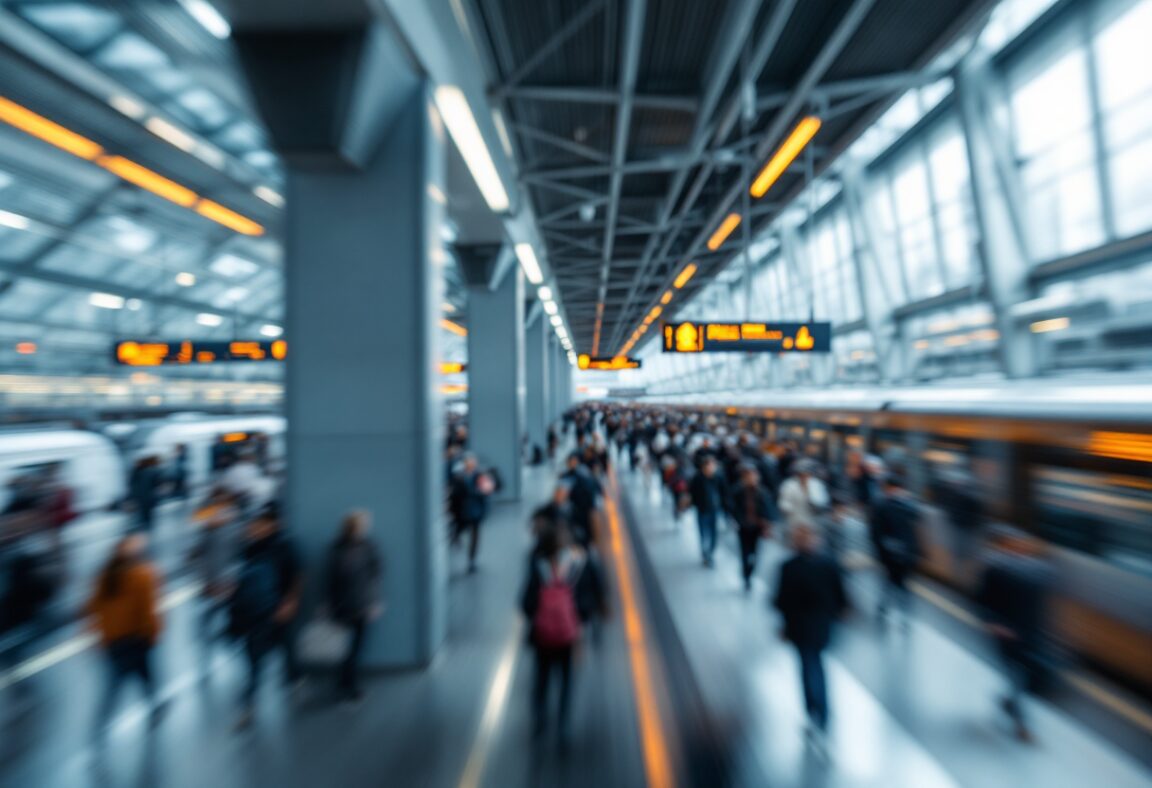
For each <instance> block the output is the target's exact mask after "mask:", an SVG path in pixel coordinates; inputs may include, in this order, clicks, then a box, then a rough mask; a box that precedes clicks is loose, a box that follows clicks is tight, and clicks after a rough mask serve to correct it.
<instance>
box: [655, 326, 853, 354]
mask: <svg viewBox="0 0 1152 788" xmlns="http://www.w3.org/2000/svg"><path fill="white" fill-rule="evenodd" d="M663 347H664V352H665V353H725V352H742V353H829V352H831V350H832V324H831V323H752V322H748V323H666V324H665V325H664V336H663Z"/></svg>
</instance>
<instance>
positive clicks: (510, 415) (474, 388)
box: [468, 247, 525, 501]
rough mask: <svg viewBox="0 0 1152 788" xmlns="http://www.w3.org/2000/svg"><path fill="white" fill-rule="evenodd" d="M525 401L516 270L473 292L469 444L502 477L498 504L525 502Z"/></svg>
mask: <svg viewBox="0 0 1152 788" xmlns="http://www.w3.org/2000/svg"><path fill="white" fill-rule="evenodd" d="M512 253H513V252H512V249H511V247H506V248H505V249H503V250H502V251H501V252H500V254H501V255H511V254H512ZM524 399H525V387H524V283H523V275H522V274H521V272H520V266H518V265H512V266H509V267H507V270H506V272H505V273H504V275H503V276H500V277H499V278H498V279H497V280H496V282H495V283H494V284H493V285H492V286H490V287H489V286H483V285H481V286H472V287H469V289H468V432H469V436H470V440H469V442H470V445H471V449H472V451H473V452H474V453H475V454H476V456H477V457H478V458H479V459H480V463H481V464H482V465H490V466H492V467H494V468H496V469H497V471H498V472H499V474H500V478H501V480H502V481H503V487H502V489H501V490H500V492H499V493H498V494H497V496H496V500H502V501H516V500H519V499H520V470H521V467H522V459H523V452H522V450H521V449H522V446H523V439H524Z"/></svg>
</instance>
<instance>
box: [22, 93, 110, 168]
mask: <svg viewBox="0 0 1152 788" xmlns="http://www.w3.org/2000/svg"><path fill="white" fill-rule="evenodd" d="M0 120H2V121H4V122H5V123H7V124H8V125H10V126H15V127H16V128H18V129H20V130H21V131H23V132H25V133H27V134H31V135H32V136H33V137H36V138H37V139H40V140H43V141H44V142H47V143H48V144H49V145H55V146H56V147H57V148H59V149H60V150H65V151H68V152H69V153H71V154H72V155H73V156H79V157H80V158H82V159H88V160H89V161H91V160H92V159H95V158H96V157H97V156H99V155H100V154H101V153H103V152H104V149H103V148H102V147H100V145H99V144H97V143H95V142H93V141H92V140H90V139H88V138H87V137H83V136H81V135H79V134H77V133H76V132H74V131H70V130H69V129H66V128H64V127H63V126H61V125H60V124H59V123H53V122H52V121H50V120H48V118H45V117H44V116H42V115H37V114H36V113H35V112H33V111H32V110H30V109H27V108H25V107H22V106H20V105H19V104H17V103H16V102H14V101H9V100H8V99H6V98H3V97H0Z"/></svg>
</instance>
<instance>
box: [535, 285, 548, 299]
mask: <svg viewBox="0 0 1152 788" xmlns="http://www.w3.org/2000/svg"><path fill="white" fill-rule="evenodd" d="M536 295H538V296H540V300H541V301H551V300H552V288H551V287H548V286H544V287H541V288H540V289H539V290H537V291H536Z"/></svg>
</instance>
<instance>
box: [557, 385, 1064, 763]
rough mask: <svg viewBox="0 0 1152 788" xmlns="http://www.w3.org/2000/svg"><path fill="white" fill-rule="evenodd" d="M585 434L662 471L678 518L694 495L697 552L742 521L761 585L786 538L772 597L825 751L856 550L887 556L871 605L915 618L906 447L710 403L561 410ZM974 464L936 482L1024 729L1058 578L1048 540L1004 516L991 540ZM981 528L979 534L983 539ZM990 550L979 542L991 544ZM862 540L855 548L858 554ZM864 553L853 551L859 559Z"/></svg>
mask: <svg viewBox="0 0 1152 788" xmlns="http://www.w3.org/2000/svg"><path fill="white" fill-rule="evenodd" d="M565 420H566V422H567V423H571V424H573V425H583V427H582V428H579V427H578V434H580V433H579V429H583V431H584V433H583V434H584V435H585V437H586V438H587V439H589V440H591V439H592V436H597V435H600V434H602V435H603V436H605V438H606V439H607V440H608V441H609V442H611V443H612V444H613V445H615V446H616V447H617V449H618V456H619V457H620V461H621V462H623V463H626V464H627V466H628V468H629V469H631V470H632V471H634V472H636V473H639V474H642V476H643V478H644V479H646V480H647V479H651V478H653V476H654V475H656V476H658V478H659V481H660V487H661V489H662V490H663V491H664V497H665V499H666V500H667V501H669V503H670V505H671V512H672V515H673V518H674V520H679V518H680V516H681V514H682V513H684V512H685V511H687V510H688V509H693V510H694V511H695V515H696V518H695V519H696V525H697V530H698V533H699V542H698V543H699V548H700V556H701V562H702V564H703V566H704V567H705V568H706V569H712V568H713V567H714V566H715V553H716V550H717V545H718V543H719V542H720V541H721V540H722V538H723V533H724V531H725V530H726V528H725V526H726V524H727V523H731V530H732V531H733V532H734V536H735V539H734V540H733V541H734V542H735V545H734V546H735V547H736V548H737V553H738V555H739V562H738V566H739V571H740V580H741V583H742V585H743V587H744V589H745V591H746V592H749V591H751V589H752V587H753V584H752V581H753V578H754V577H755V576H756V574H757V565H758V555H759V553H760V550H761V546H762V544H763V543H764V542H766V541H775V542H779V543H780V544H781V545H783V546H785V547H786V548H789V549H790V557H789V558H787V559H786V560H784V561H783V562H782V563H780V564H779V566H778V567H777V569H776V571H775V573H774V574H775V580H774V588H773V590H772V593H771V596H770V599H771V604H772V605H773V607H774V608H775V609H776V610H777V612H778V613H779V615H780V618H781V621H782V628H781V634H782V637H784V638H785V639H786V640H787V641H788V642H790V643H791V644H792V646H793V647H794V648H795V650H796V652H797V656H798V663H799V666H800V676H801V685H802V688H803V697H804V702H805V708H806V710H807V713H808V726H807V731H808V734H809V740H810V742H811V743H812V745H813V746H814V748H815V749H816V750H817V751H819V752H822V753H824V754H827V739H826V735H825V732H826V730H827V726H828V719H829V698H828V692H827V686H826V681H825V676H824V667H823V659H822V654H823V652H824V650H825V649H826V648H827V647H828V645H829V643H830V642H831V641H832V640H833V633H834V630H835V628H836V624H837V622H838V621H840V620H841V619H843V618H845V617H848V616H863V615H866V613H865V612H864V611H862V610H861V609H860V607H859V605H858V604H856V605H854V604H853V601H852V597H853V596H858V594H850V593H849V591H848V589H849V588H850V587H851V586H852V584H850V583H848V582H847V580H848V579H849V577H848V576H849V573H850V572H851V571H853V567H855V566H858V565H859V561H858V559H859V557H860V554H861V553H863V554H865V555H868V557H870V559H871V564H874V565H876V566H878V568H879V570H880V571H879V574H880V590H879V593H878V595H877V600H878V601H877V603H876V608H875V611H874V616H875V619H876V621H877V622H878V623H879V624H880V625H881V626H887V625H890V624H897V623H898V624H899V625H900V626H901V628H902V629H904V630H905V631H907V630H908V629H910V626H911V621H912V615H913V594H912V591H911V586H910V583H911V581H912V580H913V578H914V577H915V576H916V574H917V573H918V571H919V567H920V566H921V564H922V561H923V560H924V558H925V550H924V547H923V545H922V541H921V538H922V537H921V534H922V531H923V529H924V527H925V525H924V522H925V512H926V510H927V506H926V501H924V500H921V499H920V498H918V497H917V496H916V495H914V494H913V493H912V492H911V491H910V490H909V485H908V483H907V482H906V480H905V479H904V475H903V474H904V470H905V469H904V468H903V467H902V465H901V462H900V457H899V456H898V455H896V456H894V457H893V458H891V459H886V458H882V457H879V456H875V455H869V454H865V453H863V452H861V451H858V450H849V451H847V452H845V454H844V456H843V457H842V458H841V459H840V461H839V462H837V463H835V464H834V465H831V466H828V465H825V464H823V463H822V462H821V461H820V460H819V458H818V457H817V456H815V455H816V454H817V452H816V451H815V449H816V447H815V446H806V445H802V444H801V443H799V442H797V441H795V440H791V439H788V438H783V439H781V440H779V441H768V440H764V439H762V438H761V437H760V436H756V435H754V434H752V433H750V432H748V431H746V430H743V429H741V427H740V425H739V424H738V422H737V420H736V419H735V418H731V419H730V418H726V417H724V416H720V415H717V414H714V413H710V414H704V413H691V412H687V411H684V410H673V409H662V408H654V407H632V406H619V407H617V406H595V407H587V408H581V409H578V410H576V411H574V412H573V413H571V414H568V415H567V416H566V417H565ZM973 487H974V485H973V484H972V479H971V477H967V476H963V475H962V474H961V473H960V472H959V471H953V472H952V473H951V475H950V476H949V477H948V478H947V479H945V480H943V481H942V482H941V483H939V484H937V485H935V486H934V488H933V489H932V490H931V494H932V498H933V503H934V504H935V505H936V506H938V507H940V508H941V509H942V510H944V511H945V512H947V514H948V515H949V518H950V520H951V521H952V522H953V523H954V524H955V528H956V530H957V532H958V533H960V534H962V535H963V538H962V539H960V540H958V542H962V544H958V547H959V548H962V549H958V550H957V554H958V555H959V556H960V557H961V560H964V561H965V562H968V563H969V564H970V565H971V571H972V574H973V576H974V582H973V584H972V590H973V599H974V601H975V602H976V604H977V606H978V609H979V610H980V612H981V615H982V616H983V617H984V620H985V622H986V629H987V632H988V634H989V635H990V637H991V639H992V642H993V643H994V644H995V646H996V650H997V652H998V653H999V655H1000V657H1001V661H1002V665H1003V667H1004V672H1005V677H1006V683H1007V685H1008V688H1009V689H1008V692H1007V694H1006V695H1005V696H1004V698H1003V699H1002V703H1001V706H1002V708H1003V710H1004V712H1005V713H1006V715H1007V716H1008V718H1009V720H1010V721H1011V723H1012V725H1013V728H1014V733H1015V735H1016V736H1017V738H1019V739H1020V740H1022V741H1029V740H1031V737H1032V733H1031V730H1030V728H1029V727H1028V724H1027V716H1026V714H1025V712H1024V696H1025V694H1026V692H1028V691H1029V690H1030V689H1033V688H1035V686H1036V685H1037V684H1038V683H1039V682H1040V677H1041V675H1042V673H1043V671H1044V662H1045V658H1044V649H1045V644H1044V636H1043V626H1044V616H1045V601H1046V597H1047V594H1048V589H1049V586H1050V583H1051V580H1050V571H1049V569H1048V564H1047V562H1046V561H1045V560H1044V558H1043V556H1042V545H1041V543H1040V542H1039V541H1038V540H1036V539H1034V538H1032V537H1030V536H1028V535H1026V534H1025V533H1023V532H1021V531H1017V530H1015V529H1011V528H1003V527H997V528H994V529H991V531H990V536H989V538H988V539H987V540H980V539H978V538H977V537H975V536H974V535H975V534H979V533H981V532H983V531H984V530H985V529H984V524H983V523H982V518H983V511H982V507H981V506H980V500H979V496H978V494H977V493H976V491H975V490H974V489H973ZM982 541H983V545H982V544H981V542H982ZM982 546H984V547H987V548H988V549H987V550H984V551H981V547H982ZM850 553H851V554H852V555H851V556H850V555H849V554H850ZM850 558H852V559H854V560H853V561H850V560H849V559H850Z"/></svg>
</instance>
